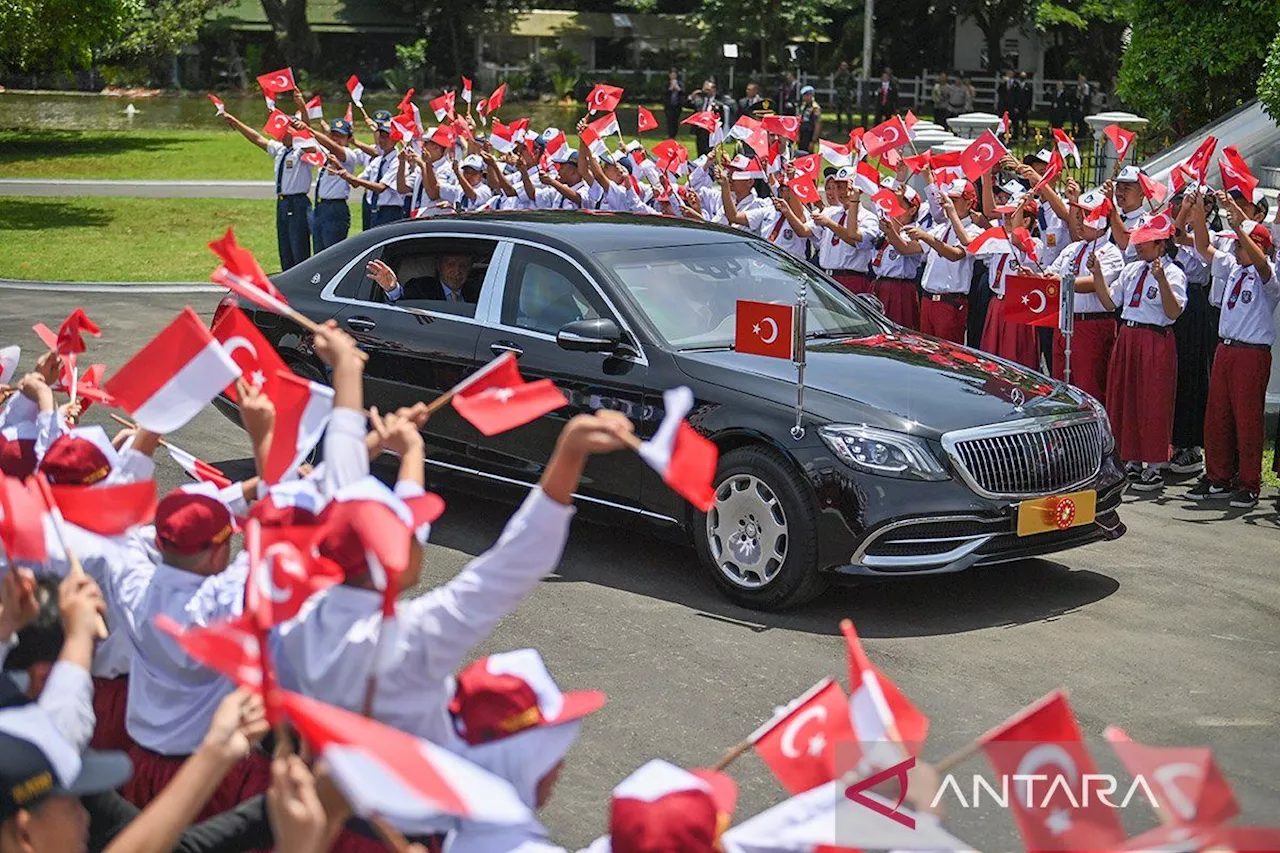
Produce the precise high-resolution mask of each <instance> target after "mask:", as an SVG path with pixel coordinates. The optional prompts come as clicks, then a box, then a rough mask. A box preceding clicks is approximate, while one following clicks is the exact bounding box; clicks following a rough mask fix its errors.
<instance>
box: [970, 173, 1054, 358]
mask: <svg viewBox="0 0 1280 853" xmlns="http://www.w3.org/2000/svg"><path fill="white" fill-rule="evenodd" d="M991 183H992V181H991V180H984V181H983V182H982V195H983V199H982V200H983V206H984V207H985V208H986V209H987V210H989V211H990V215H991V216H992V217H993V218H994V219H995V221H997V222H1002V223H1003V224H1004V229H1005V233H1006V235H1008V237H1009V239H1010V247H1011V251H1009V252H1005V253H1002V254H997V255H988V256H987V263H986V267H987V287H988V288H990V290H991V297H992V299H991V302H990V303H989V305H988V306H987V316H986V320H985V321H984V323H983V328H982V342H981V344H980V347H981V348H982V349H983V350H984V351H986V352H989V353H991V354H992V355H998V356H1000V357H1001V358H1004V359H1008V360H1009V361H1012V362H1015V363H1017V364H1021V365H1022V366H1023V367H1026V368H1029V369H1031V370H1039V369H1040V339H1039V335H1038V332H1039V329H1037V328H1036V327H1034V326H1028V325H1027V324H1025V323H1014V322H1011V321H1009V320H1008V319H1006V318H1005V305H1004V294H1005V282H1006V281H1007V279H1008V277H1009V276H1010V275H1019V274H1028V275H1029V274H1032V273H1034V272H1035V271H1036V270H1037V269H1042V267H1040V264H1039V263H1038V262H1037V261H1036V260H1035V259H1034V258H1035V257H1039V255H1040V253H1041V252H1043V251H1044V245H1043V244H1042V243H1041V242H1040V241H1039V240H1036V239H1035V238H1034V237H1031V236H1030V232H1029V231H1028V230H1027V223H1028V221H1029V220H1030V219H1031V218H1032V217H1034V216H1035V214H1036V209H1037V207H1038V205H1036V204H1035V202H1034V201H1032V200H1030V199H1028V200H1027V201H1026V203H1025V204H1021V205H1020V204H1019V203H1020V202H1021V199H1020V198H1019V197H1017V196H1014V197H1011V198H1009V199H1008V200H1007V201H1008V202H1009V206H1010V207H1012V208H1013V212H1012V213H1001V212H999V211H998V210H996V209H995V199H994V194H993V193H992V190H991ZM1020 229H1021V234H1023V235H1025V236H1026V240H1027V242H1028V243H1029V246H1024V245H1021V244H1020V243H1019V240H1018V237H1019V234H1020ZM1033 267H1034V269H1033Z"/></svg>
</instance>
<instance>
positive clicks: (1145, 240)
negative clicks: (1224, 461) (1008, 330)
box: [1094, 215, 1187, 492]
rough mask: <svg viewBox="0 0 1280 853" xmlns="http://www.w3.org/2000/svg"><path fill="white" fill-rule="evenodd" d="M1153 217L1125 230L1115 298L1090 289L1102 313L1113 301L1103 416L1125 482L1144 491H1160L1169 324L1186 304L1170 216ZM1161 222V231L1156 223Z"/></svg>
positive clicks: (1171, 382)
mask: <svg viewBox="0 0 1280 853" xmlns="http://www.w3.org/2000/svg"><path fill="white" fill-rule="evenodd" d="M1155 219H1156V224H1155V225H1154V226H1151V227H1144V226H1142V225H1140V226H1138V227H1137V228H1135V229H1134V230H1133V231H1132V232H1130V233H1129V234H1127V235H1126V241H1127V242H1128V243H1129V245H1130V246H1131V247H1133V249H1134V251H1135V252H1136V253H1137V255H1138V259H1137V260H1135V261H1132V262H1130V263H1129V264H1128V265H1126V266H1125V268H1124V270H1122V271H1121V273H1120V279H1119V282H1118V284H1117V287H1116V294H1115V295H1116V298H1115V299H1113V298H1112V296H1111V294H1110V293H1108V292H1106V291H1103V290H1098V291H1096V293H1097V295H1098V298H1099V300H1101V302H1102V307H1103V308H1105V309H1106V310H1108V311H1114V310H1115V307H1116V305H1117V304H1119V305H1120V306H1121V313H1120V333H1119V334H1118V335H1117V336H1116V345H1115V349H1114V350H1113V351H1112V354H1111V367H1110V369H1109V370H1108V372H1107V414H1108V415H1109V416H1110V417H1111V428H1112V431H1113V432H1114V433H1115V437H1116V449H1117V451H1118V452H1119V454H1120V459H1121V460H1123V461H1124V463H1125V469H1126V473H1127V474H1128V475H1129V478H1130V480H1131V481H1132V487H1133V488H1134V489H1135V490H1136V491H1144V492H1152V491H1158V490H1160V489H1163V488H1164V478H1163V477H1162V475H1161V473H1160V467H1161V466H1163V465H1164V463H1166V462H1168V461H1169V434H1170V432H1171V431H1172V429H1173V401H1174V393H1175V391H1176V389H1177V385H1178V351H1177V346H1176V345H1175V344H1174V341H1173V334H1172V332H1173V321H1174V320H1176V319H1178V315H1179V314H1181V313H1182V309H1183V308H1184V307H1185V306H1186V304H1187V279H1186V275H1185V274H1184V273H1183V272H1182V270H1181V269H1180V268H1179V267H1178V265H1177V264H1175V263H1173V261H1172V260H1171V259H1170V258H1171V256H1172V255H1173V254H1174V253H1175V252H1176V245H1175V244H1174V243H1173V241H1172V240H1171V239H1170V238H1171V237H1172V236H1173V221H1172V219H1171V218H1169V217H1167V216H1165V215H1162V216H1161V217H1157V218H1155ZM1161 221H1163V222H1166V223H1167V228H1164V229H1161V228H1159V227H1158V226H1159V224H1160V222H1161ZM1149 224H1150V223H1148V225H1149ZM1112 227H1113V228H1114V227H1115V222H1114V219H1113V221H1112ZM1094 274H1095V275H1097V274H1098V273H1097V272H1095V273H1094Z"/></svg>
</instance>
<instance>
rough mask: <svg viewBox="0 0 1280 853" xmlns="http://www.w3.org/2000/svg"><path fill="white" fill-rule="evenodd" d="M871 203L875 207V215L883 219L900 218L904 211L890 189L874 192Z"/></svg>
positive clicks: (896, 196) (895, 194)
mask: <svg viewBox="0 0 1280 853" xmlns="http://www.w3.org/2000/svg"><path fill="white" fill-rule="evenodd" d="M871 203H872V204H873V205H875V208H876V214H877V215H879V216H880V217H882V218H884V219H893V218H894V217H896V216H901V215H902V213H903V212H904V211H905V208H904V207H903V206H902V202H901V201H899V200H898V194H897V193H895V192H894V191H893V190H890V189H881V190H876V192H874V193H872V194H871Z"/></svg>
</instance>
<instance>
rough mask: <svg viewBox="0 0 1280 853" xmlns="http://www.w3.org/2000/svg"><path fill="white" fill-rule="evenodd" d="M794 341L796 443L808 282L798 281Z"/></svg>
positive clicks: (801, 435) (801, 430) (801, 433)
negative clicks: (798, 289)
mask: <svg viewBox="0 0 1280 853" xmlns="http://www.w3.org/2000/svg"><path fill="white" fill-rule="evenodd" d="M795 312H796V313H795V322H794V323H792V326H793V327H794V339H793V340H792V342H791V359H792V361H793V362H794V363H795V366H796V425H795V426H793V427H792V428H791V437H792V438H794V439H795V440H796V441H799V440H800V439H802V438H804V427H803V426H802V425H801V423H800V421H801V417H802V416H803V414H804V367H805V350H806V347H805V337H806V334H805V325H806V321H807V319H808V315H809V280H808V279H807V278H802V279H800V292H799V293H797V294H796V308H795Z"/></svg>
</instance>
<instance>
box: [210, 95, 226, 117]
mask: <svg viewBox="0 0 1280 853" xmlns="http://www.w3.org/2000/svg"><path fill="white" fill-rule="evenodd" d="M209 100H210V101H213V108H214V109H216V110H217V111H218V113H217V114H218V115H220V116H221V115H226V114H227V105H226V104H224V103H222V99H221V98H219V97H218V96H217V95H215V94H213V93H212V92H210V93H209Z"/></svg>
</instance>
